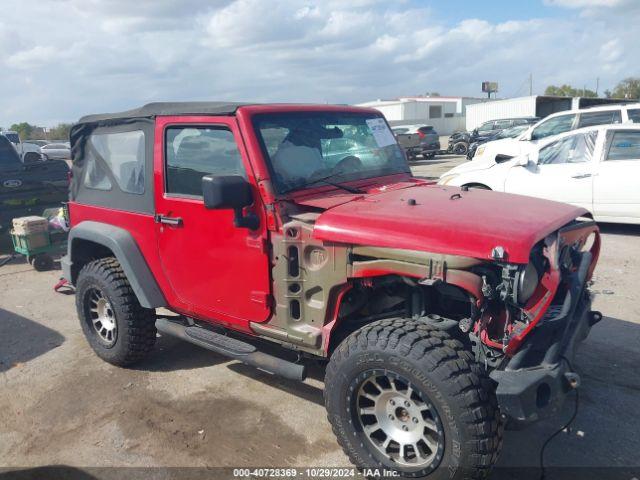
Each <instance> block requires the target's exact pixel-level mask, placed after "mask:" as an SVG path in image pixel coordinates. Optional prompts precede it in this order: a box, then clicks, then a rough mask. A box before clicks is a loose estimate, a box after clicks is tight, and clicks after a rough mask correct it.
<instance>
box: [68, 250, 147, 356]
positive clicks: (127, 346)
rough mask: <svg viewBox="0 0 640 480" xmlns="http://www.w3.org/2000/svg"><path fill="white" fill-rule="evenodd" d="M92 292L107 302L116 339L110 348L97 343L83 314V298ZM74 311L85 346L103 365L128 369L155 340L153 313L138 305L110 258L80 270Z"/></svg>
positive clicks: (118, 264) (121, 273)
mask: <svg viewBox="0 0 640 480" xmlns="http://www.w3.org/2000/svg"><path fill="white" fill-rule="evenodd" d="M96 289H97V290H99V291H100V292H102V295H103V296H104V298H106V299H107V300H108V301H109V303H110V306H111V309H112V311H113V316H114V317H115V323H116V326H117V329H116V332H117V337H116V338H115V342H114V344H113V345H111V346H106V345H105V344H104V343H103V342H101V340H100V337H99V335H98V332H97V331H96V330H95V329H94V327H93V324H92V320H91V318H90V316H89V314H88V311H87V304H86V301H87V295H89V294H90V292H92V291H96ZM76 309H77V311H78V317H79V318H80V324H81V326H82V331H83V333H84V335H85V337H86V339H87V341H88V342H89V345H90V346H91V348H92V349H93V351H94V352H95V353H96V355H98V357H100V358H101V359H103V360H105V361H106V362H108V363H111V364H113V365H117V366H121V367H124V366H128V365H131V364H133V363H135V362H137V361H139V360H141V359H142V358H144V357H145V356H146V355H147V354H148V353H149V352H150V351H151V350H152V349H153V346H154V344H155V341H156V327H155V312H154V310H153V309H148V308H143V307H142V306H141V305H140V302H139V301H138V298H137V297H136V295H135V293H134V292H133V289H132V288H131V284H130V283H129V281H128V280H127V277H126V275H125V274H124V272H123V270H122V267H121V266H120V263H119V262H118V261H117V260H116V259H115V258H114V257H106V258H100V259H98V260H94V261H92V262H90V263H87V264H86V265H85V266H84V267H83V268H82V270H80V273H79V274H78V279H77V281H76Z"/></svg>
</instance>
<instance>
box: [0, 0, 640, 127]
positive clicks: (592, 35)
mask: <svg viewBox="0 0 640 480" xmlns="http://www.w3.org/2000/svg"><path fill="white" fill-rule="evenodd" d="M546 1H547V3H548V4H553V5H556V6H561V7H566V8H576V9H578V12H579V13H580V15H578V16H576V15H574V14H573V12H572V11H571V10H568V11H567V15H566V17H562V16H561V17H559V18H540V19H531V20H511V21H505V22H492V21H489V20H482V19H473V18H464V17H463V16H461V17H460V19H459V21H457V22H456V23H454V24H449V23H447V22H445V21H443V20H442V19H440V18H439V17H438V14H437V11H435V10H433V9H431V8H418V7H415V4H413V3H411V2H408V1H407V2H388V1H382V0H357V1H355V2H353V1H352V2H344V1H340V0H279V1H273V2H266V1H263V0H235V1H232V0H219V1H209V0H206V1H204V0H154V1H153V2H151V1H141V0H137V1H130V0H56V1H53V0H50V1H42V0H5V1H4V2H3V16H2V17H0V68H1V69H2V72H3V74H2V75H0V91H2V92H3V95H2V96H0V125H3V126H7V125H9V124H10V123H13V122H17V121H30V122H32V123H39V124H51V123H55V122H57V121H71V120H75V119H77V118H78V117H79V116H81V115H83V114H86V113H91V112H99V111H113V110H119V109H126V108H131V107H134V106H137V105H140V104H143V103H145V102H148V101H154V100H193V99H221V100H245V101H289V102H295V101H310V102H325V101H329V102H337V103H345V102H347V103H352V102H358V101H364V100H370V99H374V98H388V97H397V96H401V95H414V94H420V93H424V92H426V91H438V92H440V93H441V94H443V95H447V94H448V95H480V91H479V90H480V82H482V81H483V80H496V81H498V82H499V83H500V90H501V94H502V95H504V96H509V95H513V94H518V93H519V94H524V93H526V88H524V87H523V85H524V84H525V83H526V82H525V80H526V78H527V77H528V75H529V73H530V72H533V74H534V83H535V85H537V86H539V87H540V88H539V90H542V89H544V87H545V86H546V85H548V84H550V83H573V84H576V85H584V84H585V83H587V86H588V87H589V86H590V87H591V88H593V85H592V84H594V83H595V77H597V76H599V77H600V84H601V85H602V86H604V87H611V86H612V85H613V84H614V83H615V82H616V81H617V80H619V79H620V78H622V77H626V76H630V75H637V74H638V73H639V72H638V67H637V65H639V64H640V52H639V51H638V49H637V48H636V46H635V45H636V39H635V38H634V37H635V30H634V27H635V25H636V24H637V23H638V17H639V15H638V14H639V13H640V12H638V10H637V9H636V8H634V7H632V6H629V4H628V3H626V2H628V1H629V0H546ZM637 3H640V2H637ZM594 12H597V14H595V13H594ZM620 12H624V13H625V14H624V15H620ZM629 12H630V13H629Z"/></svg>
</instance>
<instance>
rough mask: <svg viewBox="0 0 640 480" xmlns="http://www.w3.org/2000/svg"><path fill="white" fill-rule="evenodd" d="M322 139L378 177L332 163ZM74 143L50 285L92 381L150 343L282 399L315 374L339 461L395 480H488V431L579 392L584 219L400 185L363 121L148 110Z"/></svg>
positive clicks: (384, 138) (492, 448) (213, 108)
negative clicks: (64, 285)
mask: <svg viewBox="0 0 640 480" xmlns="http://www.w3.org/2000/svg"><path fill="white" fill-rule="evenodd" d="M158 132H162V134H161V135H158V134H157V133H158ZM336 138H351V139H353V140H355V141H357V143H358V147H359V148H362V149H363V151H364V150H365V149H367V150H368V154H369V157H370V158H371V159H374V158H375V159H376V161H375V163H370V164H369V165H365V162H363V161H361V160H360V158H359V155H353V154H352V153H351V152H348V155H347V156H345V157H344V158H342V159H341V160H339V161H338V162H337V163H336V162H335V157H334V156H333V153H334V150H333V149H334V146H335V145H334V142H332V141H331V142H329V141H327V140H332V139H336ZM71 139H72V145H73V149H74V152H76V153H77V154H76V155H74V162H75V163H74V170H75V172H74V176H73V180H72V185H71V195H70V203H69V210H70V221H71V225H72V228H71V231H70V234H69V242H68V245H69V250H68V254H67V256H65V257H64V258H63V260H62V269H63V274H64V277H65V278H66V279H67V280H69V281H70V282H71V283H72V284H73V285H75V287H76V297H75V298H76V307H77V312H78V316H79V320H80V325H81V328H82V331H83V333H84V335H85V337H86V339H87V341H88V343H89V345H90V346H91V348H92V349H93V350H94V352H95V353H96V354H97V355H98V356H99V357H100V358H102V359H103V360H105V361H107V362H110V363H112V364H115V365H131V364H132V363H135V362H137V361H140V360H141V359H142V358H144V357H145V355H147V354H148V353H149V352H150V351H151V349H152V348H153V345H154V343H155V341H156V331H157V330H158V331H159V332H160V333H161V334H162V335H171V336H177V337H179V338H182V339H183V340H185V341H187V342H191V343H192V344H194V345H197V346H200V347H203V348H207V349H209V350H212V351H215V352H218V353H220V354H224V355H226V356H228V357H231V358H234V359H237V360H240V361H243V362H245V363H247V364H249V365H253V366H255V367H258V368H260V369H262V370H266V371H268V372H271V373H274V374H279V375H283V376H285V377H287V378H289V379H295V380H302V379H304V377H305V371H306V370H305V369H306V363H307V362H308V361H314V362H320V363H321V364H323V365H326V376H325V383H324V399H325V405H326V408H327V411H328V419H329V421H330V422H331V424H332V426H333V430H334V432H335V434H336V436H337V438H338V442H339V443H340V445H341V446H342V447H343V448H344V451H345V452H346V454H347V455H348V456H349V458H350V459H351V461H352V462H354V463H355V464H356V465H357V466H358V467H360V468H378V469H382V468H384V469H389V470H392V471H393V472H396V473H395V474H393V475H392V476H400V475H402V476H407V477H411V478H418V477H424V476H427V475H431V474H432V473H434V472H437V473H436V476H437V477H438V478H440V477H443V478H444V477H446V478H448V479H453V480H456V479H462V478H470V477H474V478H476V477H477V478H480V477H483V478H485V477H488V474H489V470H490V468H491V466H492V465H493V464H494V463H495V462H496V460H497V458H498V453H499V450H500V446H501V444H502V430H503V426H504V422H505V421H507V422H509V425H513V426H522V425H526V424H528V423H531V422H535V421H537V420H540V419H541V418H544V417H548V416H550V415H554V414H555V413H556V412H557V411H558V408H559V406H560V404H561V403H562V401H563V399H564V398H565V397H566V396H567V394H568V392H569V391H570V390H571V388H576V387H577V386H578V383H579V382H578V376H577V373H575V372H574V371H573V369H572V367H571V366H570V364H569V362H567V361H566V360H565V359H566V358H572V354H573V351H574V348H575V347H576V345H577V343H578V342H579V340H581V339H583V338H585V337H586V335H587V333H588V332H589V330H590V328H591V326H592V325H593V324H595V323H597V322H598V321H599V320H600V318H601V315H600V314H599V313H598V312H593V311H591V306H590V305H591V303H590V302H591V300H590V295H589V291H588V288H587V285H588V282H589V279H590V277H591V274H592V272H593V269H594V267H595V264H596V260H597V257H598V249H599V240H598V238H599V233H598V229H597V226H596V225H595V224H594V223H593V222H590V221H585V220H584V216H585V215H586V214H587V213H588V212H587V210H585V209H583V208H578V207H574V206H571V205H566V204H562V203H556V202H550V201H546V200H538V199H532V198H528V197H524V196H519V195H508V194H504V193H497V192H473V193H472V194H466V193H463V192H460V190H459V189H453V188H448V187H444V188H443V187H442V186H439V185H434V184H433V183H431V182H428V181H425V180H420V179H417V178H415V177H413V176H412V174H411V171H410V169H409V166H408V164H407V162H406V159H405V156H404V154H403V152H402V150H401V148H400V146H399V145H398V143H397V142H396V140H395V138H394V136H393V134H392V132H391V130H390V129H389V127H388V125H387V123H386V121H385V119H384V117H383V116H382V114H381V113H380V112H379V111H377V110H374V109H365V108H357V107H348V106H328V105H315V106H309V105H247V104H235V103H221V102H219V103H213V102H204V103H194V102H189V103H156V104H150V105H146V106H144V107H142V108H139V109H136V110H130V111H128V112H122V113H115V114H104V115H90V116H87V117H84V118H82V119H80V121H79V122H78V124H76V125H75V126H74V127H73V129H72V132H71ZM335 148H338V149H341V151H344V145H338V146H337V147H335ZM125 159H126V161H125ZM590 239H593V242H592V243H590V244H587V242H589V241H590ZM559 252H562V254H563V256H562V258H563V261H562V263H561V262H559V261H558V255H559ZM160 307H164V308H166V309H168V310H171V311H173V312H175V315H173V316H164V315H162V314H157V313H156V308H160ZM265 344H271V349H270V350H268V347H267V348H265ZM278 346H279V347H280V348H278ZM268 351H270V353H267V352H268ZM543 353H544V354H543ZM254 400H256V401H259V399H254ZM213 414H216V413H215V412H214V413H213ZM219 414H221V415H223V414H224V412H220V413H219ZM220 433H222V434H225V432H220ZM226 434H231V432H226Z"/></svg>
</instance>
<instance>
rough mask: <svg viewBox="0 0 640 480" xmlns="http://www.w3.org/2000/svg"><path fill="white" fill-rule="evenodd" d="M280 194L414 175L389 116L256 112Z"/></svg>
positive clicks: (275, 183)
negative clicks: (401, 174) (399, 175)
mask: <svg viewBox="0 0 640 480" xmlns="http://www.w3.org/2000/svg"><path fill="white" fill-rule="evenodd" d="M254 127H255V129H256V132H257V133H258V137H259V139H260V141H261V143H262V148H263V151H264V153H265V154H266V156H267V160H268V162H269V164H270V165H269V166H270V169H271V173H272V177H273V183H274V186H275V189H276V191H277V192H278V193H286V192H288V191H291V190H296V189H301V188H305V187H307V186H311V185H314V184H319V183H322V182H324V183H330V182H334V183H335V182H347V181H351V180H360V179H364V178H373V177H378V176H381V175H390V174H395V173H410V170H409V166H408V165H407V162H406V159H405V157H404V154H403V152H402V150H401V149H400V147H399V146H398V144H397V143H396V139H395V137H394V136H393V133H392V132H391V130H390V129H389V127H388V126H387V123H386V122H385V120H384V118H382V117H380V116H377V115H375V114H367V113H346V112H335V113H334V112H294V113H278V114H265V115H256V117H255V118H254Z"/></svg>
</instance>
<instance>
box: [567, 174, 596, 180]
mask: <svg viewBox="0 0 640 480" xmlns="http://www.w3.org/2000/svg"><path fill="white" fill-rule="evenodd" d="M591 176H592V175H591V174H590V173H579V174H578V175H574V176H572V177H571V178H578V179H580V178H589V177H591Z"/></svg>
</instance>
